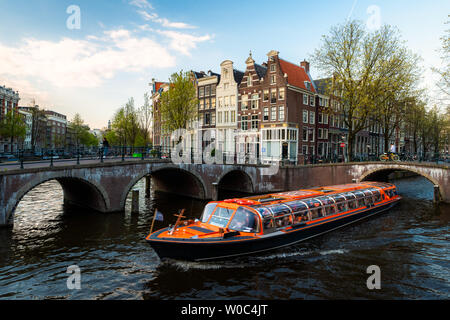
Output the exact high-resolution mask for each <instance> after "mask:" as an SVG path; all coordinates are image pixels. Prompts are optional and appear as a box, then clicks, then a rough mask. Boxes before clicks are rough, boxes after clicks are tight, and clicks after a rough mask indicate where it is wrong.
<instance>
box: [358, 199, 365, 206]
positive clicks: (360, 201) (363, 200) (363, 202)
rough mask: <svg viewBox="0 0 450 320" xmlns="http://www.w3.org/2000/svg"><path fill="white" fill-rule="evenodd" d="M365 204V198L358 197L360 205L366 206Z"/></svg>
mask: <svg viewBox="0 0 450 320" xmlns="http://www.w3.org/2000/svg"><path fill="white" fill-rule="evenodd" d="M365 206H366V202H365V198H360V199H358V207H365Z"/></svg>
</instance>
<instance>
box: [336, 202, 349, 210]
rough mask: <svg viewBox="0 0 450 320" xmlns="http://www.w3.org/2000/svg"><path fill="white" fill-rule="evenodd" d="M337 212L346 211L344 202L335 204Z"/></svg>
mask: <svg viewBox="0 0 450 320" xmlns="http://www.w3.org/2000/svg"><path fill="white" fill-rule="evenodd" d="M337 210H338V212H344V211H346V210H347V209H346V208H345V202H339V203H338V204H337Z"/></svg>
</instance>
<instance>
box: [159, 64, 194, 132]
mask: <svg viewBox="0 0 450 320" xmlns="http://www.w3.org/2000/svg"><path fill="white" fill-rule="evenodd" d="M160 103H161V122H162V128H163V129H164V130H165V131H167V132H172V131H175V130H177V129H186V127H187V124H188V123H189V122H190V121H192V120H194V119H197V106H198V99H197V93H196V89H195V86H194V84H193V82H192V81H191V78H190V73H189V72H183V71H180V72H179V73H174V74H172V76H171V77H170V79H169V90H167V91H165V92H163V93H162V94H161V98H160Z"/></svg>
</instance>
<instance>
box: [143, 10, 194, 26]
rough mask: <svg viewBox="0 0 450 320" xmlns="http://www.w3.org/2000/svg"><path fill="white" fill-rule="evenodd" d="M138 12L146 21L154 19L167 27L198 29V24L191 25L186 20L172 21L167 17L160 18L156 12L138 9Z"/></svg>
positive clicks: (153, 20)
mask: <svg viewBox="0 0 450 320" xmlns="http://www.w3.org/2000/svg"><path fill="white" fill-rule="evenodd" d="M137 13H138V14H139V15H140V16H141V17H142V19H144V20H145V21H152V22H155V23H159V24H160V25H162V26H163V27H165V28H174V29H196V28H197V27H196V26H191V25H189V24H187V23H184V22H171V21H169V20H168V19H166V18H160V17H159V16H158V14H156V13H148V12H147V11H145V10H138V11H137Z"/></svg>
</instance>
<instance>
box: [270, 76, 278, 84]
mask: <svg viewBox="0 0 450 320" xmlns="http://www.w3.org/2000/svg"><path fill="white" fill-rule="evenodd" d="M276 83H277V76H276V75H271V76H270V84H276Z"/></svg>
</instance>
